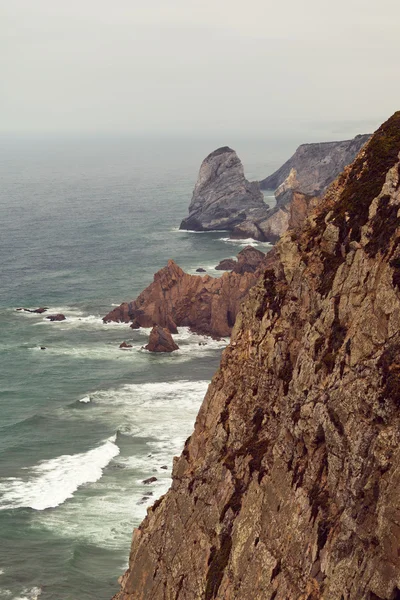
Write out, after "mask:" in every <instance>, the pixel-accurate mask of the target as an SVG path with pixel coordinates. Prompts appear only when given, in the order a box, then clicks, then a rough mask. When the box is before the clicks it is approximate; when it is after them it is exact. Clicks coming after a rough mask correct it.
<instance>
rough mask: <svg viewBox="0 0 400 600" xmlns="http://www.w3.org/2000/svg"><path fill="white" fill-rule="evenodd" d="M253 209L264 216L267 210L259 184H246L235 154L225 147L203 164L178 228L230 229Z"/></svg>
mask: <svg viewBox="0 0 400 600" xmlns="http://www.w3.org/2000/svg"><path fill="white" fill-rule="evenodd" d="M254 209H259V210H262V211H264V212H265V213H266V212H267V210H268V206H267V205H266V204H265V202H264V196H263V194H262V192H261V191H260V188H259V185H258V183H250V182H249V181H247V179H246V178H245V176H244V170H243V165H242V163H241V162H240V160H239V158H238V156H237V154H236V152H235V151H234V150H232V149H231V148H228V146H224V147H223V148H218V150H215V151H214V152H212V153H211V154H209V155H208V156H207V158H205V159H204V161H203V162H202V164H201V167H200V172H199V176H198V179H197V182H196V185H195V188H194V191H193V196H192V201H191V203H190V206H189V216H188V217H187V218H186V219H184V220H183V221H182V223H181V225H180V229H191V230H195V231H210V230H214V229H228V230H231V229H233V227H234V226H235V225H237V224H238V223H241V222H242V221H244V220H245V219H246V217H247V215H248V214H249V213H250V212H251V210H254Z"/></svg>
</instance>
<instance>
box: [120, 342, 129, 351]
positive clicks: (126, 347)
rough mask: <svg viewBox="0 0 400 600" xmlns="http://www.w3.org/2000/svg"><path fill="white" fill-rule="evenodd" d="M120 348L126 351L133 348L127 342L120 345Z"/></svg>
mask: <svg viewBox="0 0 400 600" xmlns="http://www.w3.org/2000/svg"><path fill="white" fill-rule="evenodd" d="M119 347H120V348H122V349H123V350H124V349H128V348H132V344H127V343H126V342H122V344H120V345H119Z"/></svg>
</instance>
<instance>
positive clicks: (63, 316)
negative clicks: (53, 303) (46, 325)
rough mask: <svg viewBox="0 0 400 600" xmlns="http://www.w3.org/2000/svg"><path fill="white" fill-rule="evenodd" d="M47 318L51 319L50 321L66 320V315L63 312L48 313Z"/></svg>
mask: <svg viewBox="0 0 400 600" xmlns="http://www.w3.org/2000/svg"><path fill="white" fill-rule="evenodd" d="M46 319H49V321H65V315H62V314H61V313H58V314H56V315H48V316H47V317H46Z"/></svg>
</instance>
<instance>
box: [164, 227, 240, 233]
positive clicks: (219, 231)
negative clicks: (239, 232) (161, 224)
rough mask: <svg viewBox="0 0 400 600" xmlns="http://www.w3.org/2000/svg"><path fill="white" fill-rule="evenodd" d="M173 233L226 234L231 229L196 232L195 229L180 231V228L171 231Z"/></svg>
mask: <svg viewBox="0 0 400 600" xmlns="http://www.w3.org/2000/svg"><path fill="white" fill-rule="evenodd" d="M171 231H172V232H173V233H225V232H228V231H229V229H209V230H208V231H195V230H194V229H179V227H173V228H172V229H171Z"/></svg>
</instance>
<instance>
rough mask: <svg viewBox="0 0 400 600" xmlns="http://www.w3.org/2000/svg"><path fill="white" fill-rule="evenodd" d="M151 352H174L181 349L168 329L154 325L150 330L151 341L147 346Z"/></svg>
mask: <svg viewBox="0 0 400 600" xmlns="http://www.w3.org/2000/svg"><path fill="white" fill-rule="evenodd" d="M145 349H146V350H148V351H149V352H174V351H175V350H179V346H178V345H177V344H175V342H174V340H173V338H172V335H171V333H170V332H169V331H168V329H166V328H164V327H160V325H154V327H153V329H152V330H151V332H150V336H149V343H148V344H147V346H145Z"/></svg>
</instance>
